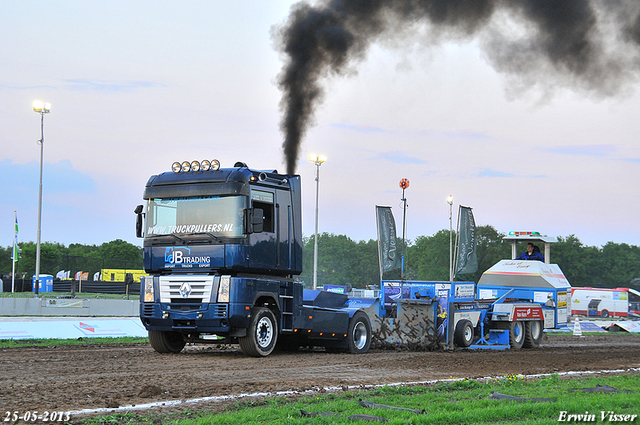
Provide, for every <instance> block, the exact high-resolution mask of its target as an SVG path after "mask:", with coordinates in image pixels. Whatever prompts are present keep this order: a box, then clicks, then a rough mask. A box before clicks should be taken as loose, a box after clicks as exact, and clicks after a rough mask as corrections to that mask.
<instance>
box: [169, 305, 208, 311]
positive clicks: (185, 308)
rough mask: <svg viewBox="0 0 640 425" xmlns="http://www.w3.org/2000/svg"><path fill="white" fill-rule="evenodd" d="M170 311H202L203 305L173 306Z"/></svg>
mask: <svg viewBox="0 0 640 425" xmlns="http://www.w3.org/2000/svg"><path fill="white" fill-rule="evenodd" d="M169 309H170V310H178V311H193V310H201V309H202V304H171V307H169Z"/></svg>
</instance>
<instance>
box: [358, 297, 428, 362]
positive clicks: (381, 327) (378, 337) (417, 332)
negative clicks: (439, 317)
mask: <svg viewBox="0 0 640 425" xmlns="http://www.w3.org/2000/svg"><path fill="white" fill-rule="evenodd" d="M436 307H437V303H434V302H433V300H431V299H421V300H419V299H404V300H399V301H398V303H397V304H396V317H395V318H380V317H379V316H378V315H377V314H376V313H377V311H374V310H373V309H371V310H365V312H366V313H367V315H368V316H369V319H370V320H371V331H372V333H373V340H372V344H371V346H372V347H376V348H390V349H395V348H404V349H409V350H413V351H432V350H435V349H438V348H440V341H439V339H438V337H437V333H436V313H437V308H436Z"/></svg>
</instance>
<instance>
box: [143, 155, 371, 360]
mask: <svg viewBox="0 0 640 425" xmlns="http://www.w3.org/2000/svg"><path fill="white" fill-rule="evenodd" d="M300 190H301V185H300V176H298V175H290V174H279V173H278V172H277V171H275V170H270V171H261V170H252V169H250V168H248V167H247V165H246V164H244V163H242V162H237V163H236V164H235V165H234V166H233V167H232V168H224V169H223V168H220V163H219V162H218V161H217V160H212V161H209V160H204V161H193V162H187V161H185V162H182V163H180V162H175V163H174V164H173V165H172V171H170V172H165V173H162V174H158V175H154V176H151V178H149V181H148V182H147V184H146V187H145V189H144V195H143V198H144V200H145V201H146V205H139V206H138V207H137V208H136V209H135V211H134V212H135V213H136V214H137V219H136V232H137V236H138V237H144V242H143V259H144V267H145V271H146V272H147V273H149V276H147V277H145V279H144V283H143V285H142V290H141V293H140V319H141V321H142V324H143V325H144V326H145V328H146V329H147V330H148V332H149V341H150V343H151V346H152V347H153V348H154V349H155V350H156V351H158V352H160V353H177V352H180V351H181V350H182V349H183V348H184V346H185V344H186V343H187V342H204V343H207V342H209V343H238V344H239V345H240V348H241V349H242V351H243V352H244V353H245V354H248V355H250V356H255V357H263V356H267V355H269V354H270V353H271V352H272V351H273V349H274V348H275V346H276V344H277V343H279V344H280V345H284V346H289V347H293V348H295V347H297V346H298V345H301V344H302V343H305V342H308V341H312V342H313V343H314V344H315V345H324V346H325V347H330V348H332V349H337V350H339V349H349V350H350V351H351V352H354V353H359V352H366V351H367V350H368V348H369V344H370V340H371V330H370V323H369V321H368V319H367V317H366V315H364V314H358V309H357V308H351V307H349V305H348V303H347V299H346V296H345V297H343V298H344V299H343V298H338V297H337V295H335V294H329V295H326V294H318V293H317V292H318V291H315V292H316V293H314V294H306V295H305V294H304V292H305V291H304V284H303V283H302V282H300V281H298V280H297V279H296V276H297V275H299V274H300V273H301V272H302V214H301V196H300Z"/></svg>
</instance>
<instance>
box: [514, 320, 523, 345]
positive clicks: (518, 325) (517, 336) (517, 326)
mask: <svg viewBox="0 0 640 425" xmlns="http://www.w3.org/2000/svg"><path fill="white" fill-rule="evenodd" d="M513 337H514V340H515V341H516V342H520V341H522V338H523V337H524V325H523V324H522V322H515V323H514V324H513Z"/></svg>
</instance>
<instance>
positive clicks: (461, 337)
mask: <svg viewBox="0 0 640 425" xmlns="http://www.w3.org/2000/svg"><path fill="white" fill-rule="evenodd" d="M453 341H454V342H455V344H456V345H457V346H458V347H463V348H467V347H468V346H470V345H471V343H472V342H473V324H472V323H471V321H470V320H467V319H462V320H460V321H459V322H458V323H456V330H455V331H454V333H453Z"/></svg>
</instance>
